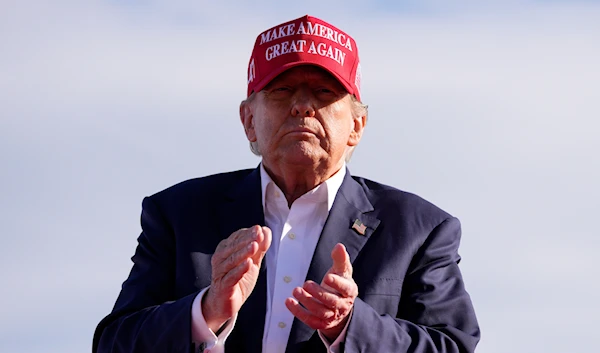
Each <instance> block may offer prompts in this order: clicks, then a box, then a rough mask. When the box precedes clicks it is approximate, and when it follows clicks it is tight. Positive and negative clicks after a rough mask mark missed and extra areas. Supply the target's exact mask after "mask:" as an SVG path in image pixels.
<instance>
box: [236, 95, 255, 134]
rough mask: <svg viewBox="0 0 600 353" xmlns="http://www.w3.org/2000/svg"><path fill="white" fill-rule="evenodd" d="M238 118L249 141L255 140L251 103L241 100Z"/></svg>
mask: <svg viewBox="0 0 600 353" xmlns="http://www.w3.org/2000/svg"><path fill="white" fill-rule="evenodd" d="M240 120H241V121H242V125H243V126H244V132H245V133H246V138H247V139H248V141H250V142H255V141H256V132H255V131H254V115H253V112H252V104H251V103H249V102H248V101H242V103H241V104H240Z"/></svg>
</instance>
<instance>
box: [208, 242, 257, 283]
mask: <svg viewBox="0 0 600 353" xmlns="http://www.w3.org/2000/svg"><path fill="white" fill-rule="evenodd" d="M257 250H258V244H257V243H256V242H255V241H253V242H251V243H250V244H248V245H247V246H246V247H244V248H241V249H239V250H238V251H236V252H234V253H233V254H231V255H230V256H229V257H228V258H226V259H225V260H223V261H221V263H219V264H217V265H216V266H215V267H213V271H212V273H213V279H219V278H221V277H223V276H225V275H227V273H228V272H229V271H231V270H232V269H233V268H235V267H236V266H237V265H239V264H240V263H241V262H243V261H245V260H246V259H249V258H251V257H252V256H254V255H255V254H256V252H257Z"/></svg>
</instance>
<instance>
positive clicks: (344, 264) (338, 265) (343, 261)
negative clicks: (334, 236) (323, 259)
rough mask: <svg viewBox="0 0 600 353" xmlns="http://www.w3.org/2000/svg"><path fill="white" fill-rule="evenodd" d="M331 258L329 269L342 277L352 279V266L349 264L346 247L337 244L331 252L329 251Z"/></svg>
mask: <svg viewBox="0 0 600 353" xmlns="http://www.w3.org/2000/svg"><path fill="white" fill-rule="evenodd" d="M331 258H332V259H333V265H332V266H331V269H332V271H333V272H334V273H336V274H338V275H340V276H344V277H352V264H351V263H350V256H349V255H348V253H347V252H346V247H345V246H344V245H343V244H342V243H337V244H336V245H335V246H334V247H333V250H331Z"/></svg>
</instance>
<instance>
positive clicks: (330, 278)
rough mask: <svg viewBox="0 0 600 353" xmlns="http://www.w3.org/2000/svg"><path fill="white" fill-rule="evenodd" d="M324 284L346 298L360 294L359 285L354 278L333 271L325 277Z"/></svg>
mask: <svg viewBox="0 0 600 353" xmlns="http://www.w3.org/2000/svg"><path fill="white" fill-rule="evenodd" d="M323 284H324V285H325V287H329V288H331V289H332V290H334V291H335V292H337V293H339V295H340V296H342V297H345V298H352V297H356V296H357V295H358V286H357V285H356V282H354V280H353V279H352V278H345V277H342V276H339V275H336V274H333V273H328V274H326V275H325V277H324V278H323Z"/></svg>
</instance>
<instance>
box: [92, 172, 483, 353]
mask: <svg viewBox="0 0 600 353" xmlns="http://www.w3.org/2000/svg"><path fill="white" fill-rule="evenodd" d="M356 219H359V220H361V221H362V222H363V223H364V224H365V225H366V226H367V229H366V232H365V234H364V235H361V234H359V233H358V232H356V231H355V230H353V229H352V224H353V223H354V221H355V220H356ZM141 223H142V229H143V231H142V234H141V235H140V237H139V239H138V242H139V243H138V246H137V249H136V252H135V255H134V256H133V258H132V260H133V263H134V265H133V268H132V270H131V273H130V275H129V278H128V279H127V280H126V281H125V282H124V283H123V287H122V290H121V293H120V295H119V297H118V299H117V302H116V304H115V307H114V309H113V311H112V313H111V314H110V315H108V316H107V317H106V318H104V319H103V320H102V321H101V322H100V324H99V325H98V328H97V329H96V332H95V334H94V343H93V351H94V352H102V353H104V352H146V353H147V352H182V353H183V352H185V353H188V352H191V351H192V350H193V344H191V305H192V301H193V300H194V297H195V296H196V295H197V294H198V292H199V291H200V290H201V289H202V288H205V287H207V286H208V285H210V275H211V266H210V259H211V256H212V254H213V253H214V251H215V248H216V246H217V244H218V243H219V242H220V241H221V240H223V239H225V238H227V237H228V236H229V235H230V234H231V233H233V232H234V231H236V230H238V229H240V228H246V227H251V226H253V225H255V224H260V225H264V224H265V221H264V215H263V209H262V200H261V187H260V172H259V169H258V168H257V169H254V170H241V171H236V172H231V173H225V174H218V175H213V176H209V177H205V178H199V179H193V180H188V181H185V182H183V183H180V184H177V185H175V186H173V187H171V188H169V189H166V190H164V191H162V192H159V193H157V194H155V195H153V196H151V197H148V198H145V199H144V202H143V211H142V217H141ZM459 241H460V224H459V222H458V220H457V219H456V218H453V217H451V216H450V215H448V214H447V213H445V212H444V211H442V210H440V209H439V208H437V207H436V206H434V205H432V204H430V203H428V202H427V201H424V200H423V199H421V198H419V197H418V196H415V195H412V194H409V193H405V192H402V191H399V190H397V189H394V188H392V187H389V186H385V185H382V184H379V183H375V182H373V181H370V180H367V179H363V178H358V177H353V176H351V175H350V173H349V172H348V173H346V177H345V179H344V181H343V183H342V186H341V187H340V190H339V192H338V194H337V196H336V198H335V201H334V203H333V207H332V208H331V211H330V213H329V216H328V218H327V221H326V223H325V226H324V228H323V232H322V234H321V237H320V239H319V242H318V244H317V247H316V250H315V253H314V256H313V259H312V262H311V265H310V268H309V270H308V275H307V279H310V280H313V281H315V282H317V283H320V282H321V280H322V278H323V276H324V274H325V273H326V272H327V270H328V269H329V268H330V266H331V264H332V260H331V255H330V254H331V250H332V248H333V246H334V245H335V244H336V243H338V242H340V243H343V244H344V245H345V246H346V249H347V251H348V253H349V255H350V259H351V261H352V264H353V269H354V275H353V277H354V280H355V281H356V283H357V285H358V289H359V295H358V298H357V299H356V301H355V304H354V312H353V316H352V319H351V321H350V324H349V326H348V331H347V336H346V341H345V344H344V351H345V352H415V353H416V352H423V353H424V352H440V353H441V352H444V353H451V352H452V353H454V352H457V353H458V352H473V351H474V349H475V345H476V344H477V342H478V340H479V327H478V324H477V320H476V318H475V313H474V310H473V307H472V304H471V300H470V298H469V295H468V294H467V292H466V291H465V288H464V285H463V281H462V277H461V274H460V271H459V268H458V261H459V260H460V258H459V255H458V253H457V250H458V245H459ZM263 265H264V264H263ZM268 270H269V269H266V268H265V266H263V267H262V268H261V273H260V275H259V278H258V281H257V284H256V287H255V289H254V291H253V293H252V294H251V295H250V297H249V298H248V300H247V302H246V303H245V304H244V305H243V307H242V309H241V310H240V312H239V316H238V320H237V323H236V325H235V328H234V330H233V331H232V333H231V335H230V336H229V338H228V339H227V342H226V352H230V353H231V352H256V353H259V352H261V346H262V337H263V327H264V320H265V312H266V271H268ZM287 352H325V348H324V346H323V343H322V342H321V340H320V338H319V337H318V334H317V333H316V332H315V330H312V329H310V328H309V327H308V326H306V325H304V324H303V323H302V322H300V321H298V320H297V319H296V320H294V324H293V326H292V330H291V334H290V337H289V341H288V346H287Z"/></svg>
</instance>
